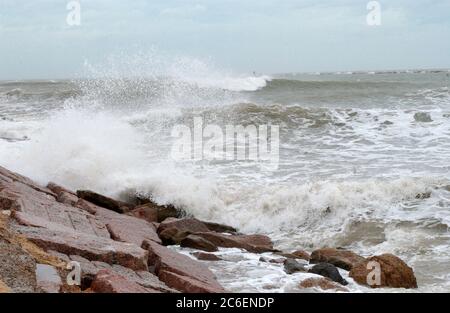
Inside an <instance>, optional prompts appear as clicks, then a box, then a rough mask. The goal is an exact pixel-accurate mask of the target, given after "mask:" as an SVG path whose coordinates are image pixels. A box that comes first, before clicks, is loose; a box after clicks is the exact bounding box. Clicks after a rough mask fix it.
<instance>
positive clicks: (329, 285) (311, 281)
mask: <svg viewBox="0 0 450 313" xmlns="http://www.w3.org/2000/svg"><path fill="white" fill-rule="evenodd" d="M299 287H300V288H318V289H322V290H335V291H342V292H348V291H349V290H348V289H347V288H345V287H342V286H341V285H339V284H336V283H335V282H333V281H331V280H330V279H328V278H325V277H321V278H312V277H311V278H307V279H305V280H303V281H302V282H301V283H300V285H299Z"/></svg>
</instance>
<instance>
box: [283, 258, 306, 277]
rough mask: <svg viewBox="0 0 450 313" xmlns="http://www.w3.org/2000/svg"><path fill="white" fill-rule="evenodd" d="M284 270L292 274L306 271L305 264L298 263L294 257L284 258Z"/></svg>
mask: <svg viewBox="0 0 450 313" xmlns="http://www.w3.org/2000/svg"><path fill="white" fill-rule="evenodd" d="M283 263H284V271H285V272H286V273H287V274H294V273H297V272H307V269H306V267H305V265H303V264H300V263H299V262H297V261H296V260H294V259H286V260H284V262H283Z"/></svg>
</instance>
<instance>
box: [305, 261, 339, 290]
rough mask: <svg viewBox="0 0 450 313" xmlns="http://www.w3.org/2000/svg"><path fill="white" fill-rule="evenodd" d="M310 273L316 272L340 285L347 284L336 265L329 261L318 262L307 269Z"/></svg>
mask: <svg viewBox="0 0 450 313" xmlns="http://www.w3.org/2000/svg"><path fill="white" fill-rule="evenodd" d="M309 272H310V273H313V274H317V275H320V276H323V277H326V278H329V279H331V280H332V281H334V282H337V283H339V284H341V285H344V286H346V285H348V282H347V281H346V280H345V279H344V278H343V277H342V276H341V274H340V273H339V271H338V269H337V268H336V266H334V265H333V264H329V263H319V264H316V265H314V266H313V268H311V269H310V270H309Z"/></svg>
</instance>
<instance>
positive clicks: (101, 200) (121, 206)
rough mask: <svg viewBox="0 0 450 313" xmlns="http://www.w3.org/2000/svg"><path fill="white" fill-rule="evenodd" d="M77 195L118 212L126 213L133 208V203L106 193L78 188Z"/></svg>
mask: <svg viewBox="0 0 450 313" xmlns="http://www.w3.org/2000/svg"><path fill="white" fill-rule="evenodd" d="M77 196H78V197H79V198H81V199H84V200H86V201H89V202H91V203H93V204H95V205H98V206H100V207H102V208H105V209H108V210H111V211H114V212H116V213H126V212H129V211H130V210H131V209H132V208H133V207H132V205H130V204H128V203H125V202H122V201H118V200H114V199H112V198H109V197H106V196H104V195H101V194H99V193H96V192H93V191H90V190H78V191H77Z"/></svg>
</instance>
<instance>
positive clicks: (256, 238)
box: [195, 232, 275, 253]
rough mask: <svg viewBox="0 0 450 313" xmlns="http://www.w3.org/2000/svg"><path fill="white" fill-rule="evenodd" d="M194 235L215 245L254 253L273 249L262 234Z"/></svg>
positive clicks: (210, 233) (268, 239) (270, 242)
mask: <svg viewBox="0 0 450 313" xmlns="http://www.w3.org/2000/svg"><path fill="white" fill-rule="evenodd" d="M195 235H196V236H200V237H202V238H204V239H206V240H208V241H210V242H211V243H213V244H214V245H216V246H217V247H223V248H239V249H245V250H247V251H249V252H254V253H263V252H273V251H275V250H274V248H273V243H272V241H271V240H270V238H269V237H267V236H264V235H227V234H219V233H212V232H208V233H196V234H195Z"/></svg>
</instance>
